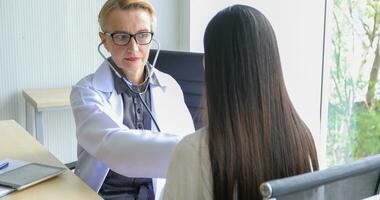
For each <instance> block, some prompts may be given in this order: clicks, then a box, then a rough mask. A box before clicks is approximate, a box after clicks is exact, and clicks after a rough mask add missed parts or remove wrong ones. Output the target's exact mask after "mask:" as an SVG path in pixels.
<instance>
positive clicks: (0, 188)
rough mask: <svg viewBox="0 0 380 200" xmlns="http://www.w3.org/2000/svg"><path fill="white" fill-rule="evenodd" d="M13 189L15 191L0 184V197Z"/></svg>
mask: <svg viewBox="0 0 380 200" xmlns="http://www.w3.org/2000/svg"><path fill="white" fill-rule="evenodd" d="M13 191H15V189H12V188H7V187H3V186H0V197H3V196H5V195H7V194H9V193H11V192H13Z"/></svg>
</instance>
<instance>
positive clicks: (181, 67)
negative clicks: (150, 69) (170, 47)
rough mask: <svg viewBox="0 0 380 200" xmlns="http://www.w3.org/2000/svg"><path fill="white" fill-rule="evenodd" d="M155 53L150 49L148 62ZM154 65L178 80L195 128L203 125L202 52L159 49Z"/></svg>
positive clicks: (151, 61)
mask: <svg viewBox="0 0 380 200" xmlns="http://www.w3.org/2000/svg"><path fill="white" fill-rule="evenodd" d="M155 55H156V50H154V49H152V50H150V55H149V62H150V63H153V59H154V56H155ZM155 67H156V68H157V69H158V70H160V71H163V72H165V73H167V74H170V75H171V76H172V77H173V78H174V79H175V80H176V81H177V82H178V84H179V85H180V86H181V88H182V91H183V94H184V98H185V103H186V105H187V107H188V108H189V110H190V113H191V116H192V117H193V121H194V126H195V129H196V130H197V129H199V128H201V127H203V125H204V123H203V120H202V115H203V110H204V106H203V102H202V95H203V92H204V68H203V54H202V53H194V52H184V51H167V50H161V51H160V54H159V55H158V58H157V63H156V66H155Z"/></svg>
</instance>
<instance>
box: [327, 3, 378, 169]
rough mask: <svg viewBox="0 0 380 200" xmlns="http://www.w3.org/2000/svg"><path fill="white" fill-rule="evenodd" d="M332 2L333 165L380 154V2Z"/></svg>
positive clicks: (329, 147) (330, 135) (330, 143)
mask: <svg viewBox="0 0 380 200" xmlns="http://www.w3.org/2000/svg"><path fill="white" fill-rule="evenodd" d="M333 6H334V7H333V15H332V19H330V20H331V22H332V23H331V26H332V34H333V35H332V41H331V42H332V52H331V63H332V66H329V68H330V77H329V78H330V84H329V86H330V89H329V90H330V96H329V106H328V110H329V111H328V136H327V159H328V160H327V161H328V163H327V164H328V166H332V165H337V164H342V163H346V162H349V161H351V160H354V159H359V158H361V157H365V156H368V155H373V154H378V153H380V88H379V83H378V72H379V68H380V53H379V51H380V1H379V0H334V5H333Z"/></svg>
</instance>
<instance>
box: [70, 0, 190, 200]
mask: <svg viewBox="0 0 380 200" xmlns="http://www.w3.org/2000/svg"><path fill="white" fill-rule="evenodd" d="M99 24H100V27H101V32H100V33H99V36H100V39H101V44H102V45H104V47H105V49H106V50H107V51H108V52H109V53H110V54H111V57H109V58H106V59H105V61H104V62H103V63H102V64H101V65H100V67H99V68H98V69H97V70H96V72H95V73H93V74H91V75H88V76H86V77H84V78H83V79H82V80H80V81H79V82H78V83H77V84H76V85H75V86H73V88H72V92H71V96H70V100H71V105H72V109H73V113H74V118H75V123H76V127H77V128H76V132H77V139H78V163H77V166H76V171H75V173H76V174H77V175H78V176H79V177H80V178H81V179H82V180H84V181H85V182H86V183H87V184H88V185H89V186H90V187H91V188H92V189H93V190H95V191H96V192H99V194H100V195H101V196H102V197H103V198H104V199H153V198H154V196H159V195H160V191H161V188H162V186H163V182H162V181H157V180H156V179H154V180H153V181H152V179H151V178H164V177H165V176H166V172H167V168H168V163H169V160H170V156H171V154H172V152H173V150H174V148H175V145H176V144H177V142H178V141H179V139H180V138H182V137H183V136H184V135H185V134H187V133H191V132H193V131H194V125H193V121H192V118H191V115H190V113H189V111H188V109H187V107H186V105H185V103H184V98H183V93H182V91H181V88H180V86H179V85H178V83H177V82H176V81H175V80H174V79H173V78H172V77H171V76H169V75H168V74H165V73H163V72H160V71H158V70H157V69H155V68H154V67H153V66H151V65H150V64H149V63H148V62H147V59H148V56H149V49H150V44H151V42H152V40H154V38H153V33H154V28H155V25H156V24H155V14H154V10H153V7H152V5H151V4H150V3H149V2H147V1H146V0H108V1H107V2H106V3H105V4H104V6H103V8H102V9H101V11H100V13H99ZM102 56H103V54H102ZM103 57H104V56H103ZM104 58H105V57H104ZM144 104H146V105H144ZM150 110H151V111H150ZM149 112H152V113H151V114H152V116H151V115H150V114H149ZM158 130H160V131H158ZM153 188H154V189H153Z"/></svg>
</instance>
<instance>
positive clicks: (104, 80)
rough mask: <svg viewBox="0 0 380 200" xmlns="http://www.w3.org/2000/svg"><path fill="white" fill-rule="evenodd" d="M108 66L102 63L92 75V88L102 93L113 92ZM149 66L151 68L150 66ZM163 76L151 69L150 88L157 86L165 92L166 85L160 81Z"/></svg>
mask: <svg viewBox="0 0 380 200" xmlns="http://www.w3.org/2000/svg"><path fill="white" fill-rule="evenodd" d="M108 65H109V64H108V62H106V61H104V62H103V63H102V64H101V65H100V67H99V68H98V69H97V70H96V72H95V73H94V76H93V80H92V84H93V86H94V88H95V89H97V90H100V91H102V92H113V91H115V88H114V81H113V77H112V74H111V69H110V68H109V66H108ZM149 66H150V67H151V65H150V64H149ZM163 76H164V74H163V73H162V72H160V71H159V70H157V69H156V68H153V72H152V75H151V78H150V81H149V82H150V84H151V85H152V86H158V87H159V88H161V89H162V90H165V88H166V86H167V85H166V84H165V81H161V80H162V79H164V77H163Z"/></svg>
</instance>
